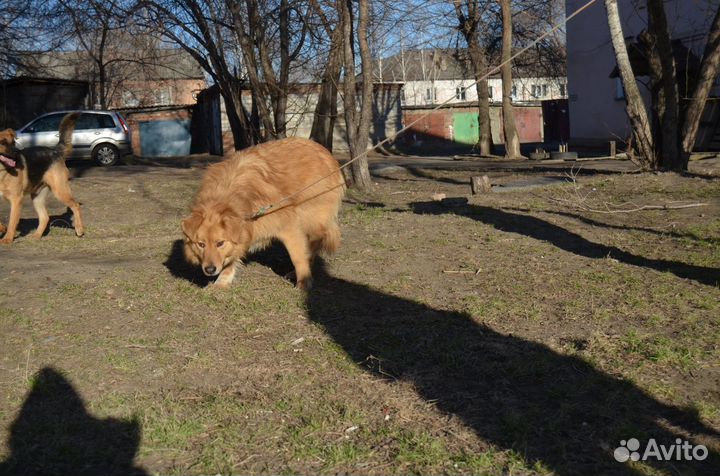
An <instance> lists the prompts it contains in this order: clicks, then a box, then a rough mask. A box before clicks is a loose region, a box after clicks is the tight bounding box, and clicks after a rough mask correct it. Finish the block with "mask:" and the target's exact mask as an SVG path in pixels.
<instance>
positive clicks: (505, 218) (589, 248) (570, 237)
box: [410, 202, 720, 286]
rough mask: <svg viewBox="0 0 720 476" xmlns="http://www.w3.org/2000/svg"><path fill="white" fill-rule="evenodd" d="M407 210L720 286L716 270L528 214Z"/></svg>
mask: <svg viewBox="0 0 720 476" xmlns="http://www.w3.org/2000/svg"><path fill="white" fill-rule="evenodd" d="M410 208H411V210H412V211H413V212H414V213H417V214H421V215H442V214H448V213H449V214H454V215H459V216H464V217H467V218H471V219H473V220H477V221H479V222H482V223H485V224H488V225H492V226H493V227H495V228H496V229H498V230H500V231H505V232H508V233H518V234H521V235H525V236H528V237H530V238H534V239H536V240H541V241H547V242H549V243H552V244H553V245H555V246H557V247H558V248H560V249H562V250H565V251H568V252H570V253H574V254H576V255H578V256H584V257H586V258H606V257H611V258H614V259H616V260H618V261H620V262H622V263H625V264H631V265H634V266H641V267H644V268H650V269H654V270H657V271H661V272H670V273H673V274H674V275H676V276H678V277H680V278H684V279H692V280H694V281H697V282H699V283H702V284H707V285H709V286H717V285H718V283H720V270H718V269H715V268H708V267H704V266H696V265H691V264H686V263H682V262H679V261H668V260H663V259H652V258H645V257H643V256H638V255H634V254H632V253H628V252H627V251H624V250H621V249H620V248H617V247H615V246H607V245H602V244H598V243H594V242H592V241H590V240H587V239H585V238H583V237H582V236H580V235H578V234H576V233H573V232H571V231H568V230H566V229H565V228H562V227H560V226H557V225H554V224H552V223H550V222H548V221H545V220H541V219H540V218H536V217H533V216H530V215H523V214H519V213H510V212H506V211H503V210H499V209H497V208H491V207H483V206H478V205H464V206H461V207H455V208H447V207H444V206H443V205H442V204H441V203H438V202H415V203H411V204H410Z"/></svg>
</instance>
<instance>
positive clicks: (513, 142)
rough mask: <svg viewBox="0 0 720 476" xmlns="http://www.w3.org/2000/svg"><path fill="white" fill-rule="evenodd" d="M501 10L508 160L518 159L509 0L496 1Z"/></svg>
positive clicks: (501, 70) (503, 93) (506, 150)
mask: <svg viewBox="0 0 720 476" xmlns="http://www.w3.org/2000/svg"><path fill="white" fill-rule="evenodd" d="M498 2H499V3H500V8H501V10H502V62H503V63H502V68H501V69H500V74H501V75H502V112H503V133H504V136H505V156H506V157H507V158H509V159H518V158H520V157H521V156H522V153H521V152H520V137H519V136H518V133H517V128H516V127H515V112H514V111H513V106H512V62H511V61H510V58H511V57H512V40H513V30H512V10H511V6H510V0H498Z"/></svg>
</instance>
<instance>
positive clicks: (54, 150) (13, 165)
mask: <svg viewBox="0 0 720 476" xmlns="http://www.w3.org/2000/svg"><path fill="white" fill-rule="evenodd" d="M79 116H80V113H79V112H72V113H70V114H68V115H66V116H65V117H64V118H63V120H62V122H61V123H60V131H59V132H60V141H59V142H58V144H57V146H55V147H29V148H27V149H24V150H18V149H16V148H15V131H13V130H12V129H6V130H4V131H1V132H0V197H5V199H7V200H8V201H9V202H10V219H9V220H8V225H7V227H5V226H4V225H3V224H2V223H0V233H3V232H5V236H3V238H2V239H1V240H0V243H4V244H8V243H11V242H12V241H13V239H14V238H15V232H16V230H17V225H18V223H19V221H20V211H21V208H22V199H23V197H24V196H25V195H30V196H31V197H32V201H33V206H34V207H35V211H36V212H37V215H38V227H37V230H35V233H34V234H33V238H40V237H42V235H43V233H44V232H45V229H46V228H47V225H48V221H49V220H50V216H49V215H48V212H47V208H46V207H45V201H46V199H47V195H48V191H52V192H53V193H54V194H55V196H56V197H57V198H58V200H60V201H61V202H62V203H64V204H65V205H67V206H68V207H69V208H70V209H71V210H72V212H73V221H74V223H75V234H76V235H77V236H82V235H83V233H84V228H83V222H82V217H81V215H80V204H79V203H78V202H77V201H76V200H75V199H74V198H73V195H72V191H71V190H70V185H69V183H68V180H69V177H70V172H69V171H68V169H67V167H66V166H65V159H66V158H67V157H68V155H70V152H71V151H72V134H73V131H74V130H75V123H76V122H77V119H78V117H79Z"/></svg>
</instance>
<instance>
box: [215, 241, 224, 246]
mask: <svg viewBox="0 0 720 476" xmlns="http://www.w3.org/2000/svg"><path fill="white" fill-rule="evenodd" d="M224 244H225V242H224V241H218V242H217V244H216V246H217V247H218V248H222V245H224Z"/></svg>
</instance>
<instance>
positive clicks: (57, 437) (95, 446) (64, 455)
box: [0, 368, 146, 476]
mask: <svg viewBox="0 0 720 476" xmlns="http://www.w3.org/2000/svg"><path fill="white" fill-rule="evenodd" d="M140 433H141V430H140V424H139V423H138V422H137V421H124V420H117V419H114V418H106V419H102V420H101V419H97V418H94V417H93V416H92V415H90V414H88V412H87V410H86V409H85V405H84V404H83V401H82V399H81V397H80V396H79V395H78V393H77V392H76V391H75V389H74V388H73V386H72V384H71V383H70V382H68V381H67V380H66V379H65V377H63V375H62V374H61V373H60V372H58V371H57V370H55V369H52V368H44V369H42V370H41V371H40V372H39V373H38V374H37V375H36V377H35V382H34V384H33V386H32V389H31V391H30V393H29V394H28V396H27V398H26V399H25V403H24V404H23V407H22V410H20V414H19V415H18V417H17V418H16V419H15V421H14V422H13V424H12V426H11V427H10V439H9V441H8V447H9V449H10V451H11V453H10V456H9V457H8V458H7V459H6V460H5V461H3V462H2V463H0V474H3V475H5V474H6V475H25V474H27V475H33V476H38V475H71V474H72V475H77V476H84V475H123V476H133V475H145V474H146V473H145V471H143V470H142V469H141V468H138V467H135V466H134V465H133V459H134V458H135V454H136V452H137V450H138V445H139V443H140Z"/></svg>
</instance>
